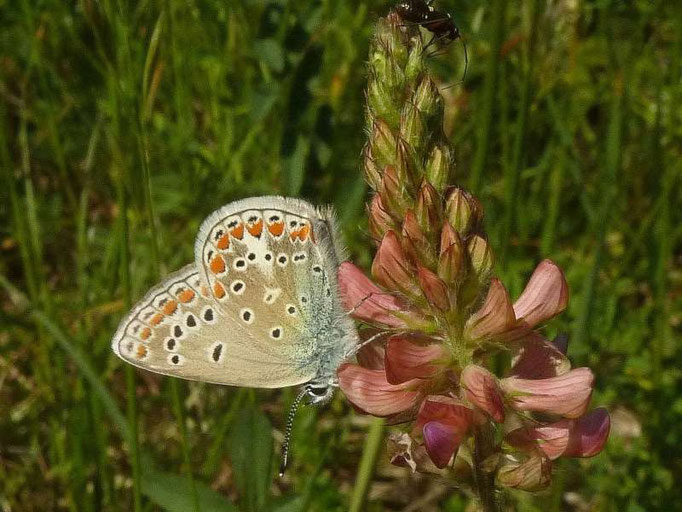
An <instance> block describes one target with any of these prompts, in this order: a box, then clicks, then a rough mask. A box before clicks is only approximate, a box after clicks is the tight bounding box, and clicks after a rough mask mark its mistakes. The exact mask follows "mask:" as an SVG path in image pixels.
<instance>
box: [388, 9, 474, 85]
mask: <svg viewBox="0 0 682 512" xmlns="http://www.w3.org/2000/svg"><path fill="white" fill-rule="evenodd" d="M432 4H433V0H429V1H427V0H405V1H403V2H398V4H397V5H396V6H395V10H396V12H397V13H398V15H399V16H400V17H401V18H402V19H403V20H404V21H406V22H407V23H410V24H414V25H420V26H422V27H424V28H425V29H426V30H428V31H429V32H431V33H432V34H433V36H432V37H431V40H430V41H429V42H428V43H427V44H426V46H425V49H426V48H429V47H430V46H431V45H433V44H437V43H439V42H441V41H445V42H447V43H450V42H452V41H456V40H457V39H459V40H461V41H462V46H463V48H464V74H463V75H462V80H464V78H465V77H466V72H467V67H468V65H469V58H468V55H467V47H466V44H465V43H464V41H463V40H462V34H461V33H460V31H459V27H457V25H456V24H455V22H454V20H453V19H452V16H451V15H450V13H449V12H444V11H439V10H437V9H435V8H434V7H433V5H432Z"/></svg>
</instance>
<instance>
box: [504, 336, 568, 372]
mask: <svg viewBox="0 0 682 512" xmlns="http://www.w3.org/2000/svg"><path fill="white" fill-rule="evenodd" d="M519 344H520V347H519V349H518V352H517V353H516V355H515V356H514V359H513V361H512V368H511V376H513V377H520V378H522V379H547V378H550V377H556V376H557V375H563V374H564V373H566V372H568V371H569V370H570V369H571V363H570V361H569V360H568V358H567V357H566V356H565V355H564V354H563V353H562V352H561V351H560V350H559V349H558V348H557V347H556V346H555V345H554V344H553V343H550V342H549V341H547V340H546V339H545V338H544V337H543V336H541V335H540V334H538V333H537V332H531V333H529V334H528V335H527V336H525V337H524V338H523V339H522V340H520V343H519Z"/></svg>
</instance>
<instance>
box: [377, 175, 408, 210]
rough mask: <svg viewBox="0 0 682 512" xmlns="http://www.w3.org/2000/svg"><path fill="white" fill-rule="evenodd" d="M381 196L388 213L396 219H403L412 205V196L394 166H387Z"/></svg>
mask: <svg viewBox="0 0 682 512" xmlns="http://www.w3.org/2000/svg"><path fill="white" fill-rule="evenodd" d="M379 195H380V196H381V203H382V205H383V206H384V208H385V209H386V211H387V212H389V213H390V214H392V215H393V216H395V217H402V216H403V215H404V213H405V209H406V208H407V207H408V206H409V204H410V203H411V198H410V194H409V192H408V191H407V189H406V187H405V184H404V182H401V181H400V180H399V178H398V174H397V171H396V168H395V167H394V166H393V165H387V166H386V167H385V168H384V172H383V173H382V177H381V187H380V188H379Z"/></svg>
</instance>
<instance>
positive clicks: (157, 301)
mask: <svg viewBox="0 0 682 512" xmlns="http://www.w3.org/2000/svg"><path fill="white" fill-rule="evenodd" d="M112 348H113V349H114V352H116V354H117V355H119V356H120V357H121V358H123V359H124V360H126V361H128V362H129V363H131V364H133V365H135V366H138V367H140V368H144V369H147V370H151V371H153V372H157V373H162V374H165V375H171V376H176V377H182V378H185V379H191V380H200V381H204V382H213V383H217V384H230V385H238V386H250V387H268V388H272V387H283V386H290V385H295V384H300V383H303V382H306V381H308V380H310V379H311V378H312V377H313V376H314V375H313V374H312V373H311V372H307V373H306V372H305V371H304V369H302V368H301V367H300V366H297V365H292V364H291V360H290V358H289V357H288V354H287V353H286V351H281V350H276V349H273V347H272V346H271V345H270V344H268V343H264V342H263V340H262V339H259V337H258V336H255V335H254V334H253V333H252V332H251V330H250V329H249V325H248V323H244V325H240V322H239V320H238V318H237V317H236V315H229V314H226V312H225V311H224V309H223V307H222V305H221V304H220V303H219V302H218V301H216V300H215V299H214V297H213V295H211V294H210V293H209V291H208V288H207V287H206V285H205V283H203V282H202V279H201V277H200V273H199V272H198V271H197V270H196V267H195V265H187V266H186V267H184V268H183V269H182V270H180V271H178V272H176V273H174V274H172V275H170V276H168V277H167V278H166V279H165V280H164V281H163V282H162V283H160V284H159V285H157V286H155V287H154V288H152V290H150V292H149V293H147V295H146V296H145V297H144V298H143V299H142V300H141V301H140V302H139V303H138V304H137V305H136V306H135V307H134V308H133V310H132V311H131V312H130V314H129V315H128V316H127V317H126V318H125V319H124V320H123V322H121V325H120V326H119V329H118V331H117V332H116V335H115V336H114V340H113V342H112Z"/></svg>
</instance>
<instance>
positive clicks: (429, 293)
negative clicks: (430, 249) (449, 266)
mask: <svg viewBox="0 0 682 512" xmlns="http://www.w3.org/2000/svg"><path fill="white" fill-rule="evenodd" d="M417 277H418V278H419V286H420V287H421V290H422V292H423V293H424V297H426V300H427V301H428V302H429V304H430V305H431V306H433V307H435V308H436V309H439V310H440V311H448V310H449V309H450V293H449V291H448V286H447V285H446V284H445V283H444V282H443V280H442V279H441V278H440V277H438V276H437V275H436V274H435V273H434V272H432V271H431V270H429V269H428V268H426V267H421V266H420V267H419V268H418V269H417Z"/></svg>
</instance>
